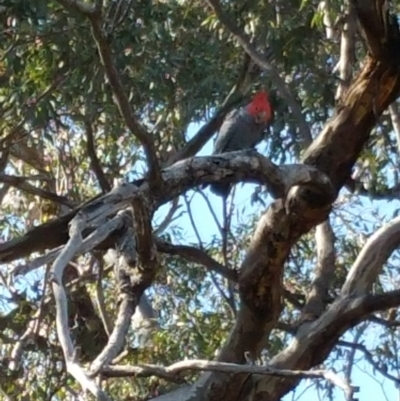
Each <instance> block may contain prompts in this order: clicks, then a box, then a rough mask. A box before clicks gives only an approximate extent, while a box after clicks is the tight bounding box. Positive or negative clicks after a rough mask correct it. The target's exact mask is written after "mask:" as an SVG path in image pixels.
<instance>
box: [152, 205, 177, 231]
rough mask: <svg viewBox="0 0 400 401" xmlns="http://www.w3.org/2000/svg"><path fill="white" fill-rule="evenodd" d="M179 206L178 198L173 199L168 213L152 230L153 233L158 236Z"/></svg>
mask: <svg viewBox="0 0 400 401" xmlns="http://www.w3.org/2000/svg"><path fill="white" fill-rule="evenodd" d="M179 207H180V205H179V198H175V199H173V200H172V203H171V207H170V208H169V210H168V213H167V214H166V216H165V217H164V220H163V221H162V222H161V223H160V224H159V225H158V227H157V229H156V230H155V231H154V235H156V236H158V235H160V234H162V232H163V231H165V230H166V229H167V227H168V226H169V225H170V224H171V222H172V221H173V220H174V214H175V212H176V211H177V210H178V209H179Z"/></svg>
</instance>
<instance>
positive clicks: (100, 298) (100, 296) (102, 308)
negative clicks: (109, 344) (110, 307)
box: [96, 258, 112, 337]
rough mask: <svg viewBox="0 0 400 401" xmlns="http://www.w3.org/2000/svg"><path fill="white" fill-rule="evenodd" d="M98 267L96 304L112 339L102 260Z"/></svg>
mask: <svg viewBox="0 0 400 401" xmlns="http://www.w3.org/2000/svg"><path fill="white" fill-rule="evenodd" d="M98 265H99V272H98V275H97V281H96V302H97V307H98V309H99V315H100V318H101V321H102V322H103V326H104V330H105V331H106V333H107V336H108V337H110V335H111V332H112V324H111V321H110V317H109V315H108V313H107V309H106V303H105V300H104V291H103V273H104V263H103V260H102V259H101V258H99V259H98Z"/></svg>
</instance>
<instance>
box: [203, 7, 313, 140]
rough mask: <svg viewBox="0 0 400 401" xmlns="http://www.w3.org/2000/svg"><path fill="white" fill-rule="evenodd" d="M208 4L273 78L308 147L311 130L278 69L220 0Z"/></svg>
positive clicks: (248, 52)
mask: <svg viewBox="0 0 400 401" xmlns="http://www.w3.org/2000/svg"><path fill="white" fill-rule="evenodd" d="M206 1H207V3H208V4H209V5H210V6H211V8H212V9H213V10H214V12H215V14H216V15H217V17H218V19H219V20H220V22H221V23H222V24H223V25H224V26H225V27H226V28H227V29H228V31H230V33H231V34H232V35H233V36H234V37H235V38H236V40H237V41H238V42H239V43H240V45H241V46H242V48H243V50H244V51H245V52H246V53H247V54H248V55H249V56H250V57H251V58H252V60H253V61H254V62H255V63H256V64H257V65H258V66H259V67H260V68H261V69H263V70H265V71H267V72H268V73H269V75H270V77H271V80H272V82H274V84H275V85H276V87H277V88H278V90H279V92H280V93H281V95H282V97H283V98H284V99H285V100H286V102H287V104H288V105H289V107H290V108H291V110H292V113H293V114H294V116H295V117H296V120H297V122H298V124H299V133H300V136H301V139H302V142H303V145H304V146H307V145H309V144H310V143H311V141H312V136H311V132H310V128H309V127H308V125H307V123H306V120H305V118H304V117H303V114H302V111H301V107H300V106H299V104H298V103H297V101H296V99H295V98H294V96H293V94H292V93H291V91H290V89H289V88H288V86H287V85H286V83H285V81H284V80H283V79H282V78H281V77H280V75H279V73H278V71H277V70H276V68H275V67H274V66H273V65H272V64H271V63H270V62H269V59H268V57H267V56H266V54H262V53H260V52H258V51H257V48H256V46H255V45H253V44H252V42H251V41H250V40H249V38H248V37H247V36H246V35H245V33H244V32H242V31H241V30H240V28H239V27H238V26H236V25H235V23H234V22H233V19H232V18H230V16H229V15H228V14H227V13H225V12H224V10H223V9H222V7H221V3H220V2H219V0H206Z"/></svg>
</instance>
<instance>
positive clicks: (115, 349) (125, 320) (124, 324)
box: [90, 294, 135, 377]
mask: <svg viewBox="0 0 400 401" xmlns="http://www.w3.org/2000/svg"><path fill="white" fill-rule="evenodd" d="M134 312H135V305H133V303H132V301H131V299H130V297H129V296H126V294H125V296H124V297H123V300H122V302H121V304H120V306H119V310H118V316H117V320H116V322H115V324H114V328H113V331H112V333H111V335H110V337H109V339H108V342H107V345H106V346H105V347H104V349H103V351H102V352H101V353H100V354H99V355H98V356H97V358H96V359H95V360H94V361H93V363H92V365H91V367H90V376H91V377H94V376H96V375H97V374H98V373H99V372H100V370H101V369H102V367H103V366H104V365H107V364H108V363H110V362H111V361H112V360H113V359H114V358H115V357H116V356H117V355H118V353H119V351H120V350H121V348H122V346H123V344H124V341H125V336H126V334H127V332H128V329H129V326H130V324H131V317H132V315H133V313H134Z"/></svg>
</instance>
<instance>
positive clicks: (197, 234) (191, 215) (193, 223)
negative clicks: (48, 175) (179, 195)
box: [183, 194, 203, 250]
mask: <svg viewBox="0 0 400 401" xmlns="http://www.w3.org/2000/svg"><path fill="white" fill-rule="evenodd" d="M183 199H184V200H185V204H186V209H187V212H188V215H189V220H190V224H191V226H192V228H193V231H194V234H195V235H196V238H197V242H198V245H199V248H200V249H201V250H203V241H202V240H201V237H200V233H199V230H198V229H197V226H196V222H195V221H194V217H193V213H192V208H191V207H190V201H189V200H188V198H187V195H186V194H185V195H184V196H183Z"/></svg>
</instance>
